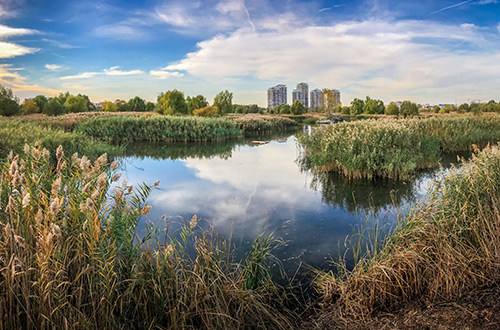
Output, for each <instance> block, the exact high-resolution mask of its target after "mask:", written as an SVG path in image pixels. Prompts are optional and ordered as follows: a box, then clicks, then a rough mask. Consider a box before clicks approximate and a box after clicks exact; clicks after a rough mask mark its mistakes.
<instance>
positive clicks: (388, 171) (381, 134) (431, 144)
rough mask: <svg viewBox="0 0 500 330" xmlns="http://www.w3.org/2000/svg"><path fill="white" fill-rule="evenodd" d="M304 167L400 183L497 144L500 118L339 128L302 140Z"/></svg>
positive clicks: (351, 124)
mask: <svg viewBox="0 0 500 330" xmlns="http://www.w3.org/2000/svg"><path fill="white" fill-rule="evenodd" d="M299 141H300V142H301V143H302V144H303V145H304V146H305V155H304V156H305V158H306V159H307V161H308V162H309V163H310V164H312V165H313V166H316V167H318V168H320V169H322V170H323V171H335V172H339V173H342V174H343V175H345V176H347V177H350V178H372V177H377V176H379V177H389V178H396V179H404V178H406V177H408V176H409V175H411V174H412V173H414V172H415V171H417V170H419V169H424V168H428V167H434V166H437V165H438V164H439V160H440V153H441V152H449V151H462V150H472V146H473V144H478V145H486V144H487V143H488V142H497V141H500V116H498V115H493V116H475V117H473V116H463V117H453V118H443V117H439V118H428V119H399V120H398V119H380V120H363V121H356V122H344V123H338V124H335V125H330V126H328V127H325V128H320V129H317V130H315V131H314V132H313V133H312V134H311V135H310V136H308V135H305V134H304V135H302V136H301V137H300V138H299Z"/></svg>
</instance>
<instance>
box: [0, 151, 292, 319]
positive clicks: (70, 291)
mask: <svg viewBox="0 0 500 330" xmlns="http://www.w3.org/2000/svg"><path fill="white" fill-rule="evenodd" d="M50 158H51V156H50V153H49V151H48V150H47V149H45V148H42V147H41V146H40V145H39V144H37V145H35V146H34V147H31V146H29V145H26V146H25V148H24V151H23V153H22V154H20V155H17V156H12V155H10V156H9V157H8V158H7V159H6V160H5V161H3V162H2V164H0V210H1V211H0V329H20V328H22V329H49V328H50V329H63V328H72V329H76V328H81V329H88V328H95V327H96V326H98V327H99V328H103V329H115V328H116V329H125V328H128V329H130V328H138V329H153V328H162V329H236V328H277V329H283V328H289V327H290V326H291V325H290V322H289V319H288V316H289V315H287V314H285V313H284V312H283V311H282V309H280V306H281V303H282V301H283V298H282V297H281V295H280V292H279V290H278V288H277V287H276V286H275V285H274V284H273V282H272V281H271V279H270V276H269V273H268V269H269V268H268V265H269V263H270V262H274V260H273V257H272V251H273V249H274V248H276V247H277V246H279V245H280V244H281V241H279V240H277V239H274V238H273V237H272V236H268V237H263V236H262V237H259V238H258V239H257V240H256V241H255V243H254V245H253V247H252V250H251V251H250V252H249V254H248V256H247V258H246V259H245V260H243V261H241V262H235V261H234V260H232V258H231V256H230V255H231V247H230V243H229V242H228V241H226V240H224V239H222V238H221V237H219V236H217V235H216V234H215V233H213V232H211V231H209V230H202V229H201V228H200V226H199V225H198V222H197V218H196V217H194V218H193V219H192V220H191V221H190V222H186V223H185V224H184V225H183V226H182V227H181V229H179V231H178V232H175V233H173V232H171V231H168V230H167V232H166V233H165V239H159V238H158V236H155V234H154V232H153V231H152V232H150V234H149V235H147V236H146V237H145V238H144V239H139V238H138V237H137V236H136V227H137V224H138V221H139V220H140V219H141V217H147V216H148V214H149V212H150V210H151V207H150V206H149V205H148V203H147V198H148V195H149V193H150V192H151V190H152V189H154V185H152V186H149V185H146V184H142V185H138V186H137V187H132V186H130V185H127V183H126V182H125V181H124V182H121V183H119V180H120V174H119V173H116V172H115V170H116V167H117V163H116V162H113V163H112V164H111V165H109V164H108V161H107V157H106V155H102V156H101V157H99V158H97V160H95V162H90V161H89V160H88V158H87V157H85V156H83V157H81V158H80V157H79V156H78V155H77V154H74V155H73V156H72V157H71V158H67V157H66V156H65V155H64V151H63V149H62V147H59V148H58V149H57V151H56V153H55V159H56V161H55V162H52V161H51V160H50ZM161 242H163V243H161ZM189 250H193V251H192V253H190V252H188V251H189Z"/></svg>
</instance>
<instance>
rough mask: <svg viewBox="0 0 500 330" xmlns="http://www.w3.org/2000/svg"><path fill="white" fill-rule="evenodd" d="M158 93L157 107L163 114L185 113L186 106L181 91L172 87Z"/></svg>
mask: <svg viewBox="0 0 500 330" xmlns="http://www.w3.org/2000/svg"><path fill="white" fill-rule="evenodd" d="M160 95H161V97H160V98H159V100H158V108H159V109H160V111H161V112H162V113H163V114H165V115H178V114H180V115H186V114H187V113H188V107H187V104H186V101H185V100H184V94H183V93H182V92H179V91H178V90H176V89H174V90H172V91H167V92H166V93H164V94H160Z"/></svg>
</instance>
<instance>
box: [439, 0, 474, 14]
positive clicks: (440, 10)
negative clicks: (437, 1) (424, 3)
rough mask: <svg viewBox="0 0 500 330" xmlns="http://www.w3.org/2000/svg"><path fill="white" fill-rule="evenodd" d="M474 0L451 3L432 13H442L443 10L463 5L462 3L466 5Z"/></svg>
mask: <svg viewBox="0 0 500 330" xmlns="http://www.w3.org/2000/svg"><path fill="white" fill-rule="evenodd" d="M472 1H473V0H467V1H462V2H460V3H457V4H454V5H451V6H448V7H444V8H441V9H439V10H436V11H435V12H433V13H431V15H434V14H437V13H440V12H442V11H445V10H448V9H451V8H455V7H458V6H461V5H465V4H466V3H469V2H472Z"/></svg>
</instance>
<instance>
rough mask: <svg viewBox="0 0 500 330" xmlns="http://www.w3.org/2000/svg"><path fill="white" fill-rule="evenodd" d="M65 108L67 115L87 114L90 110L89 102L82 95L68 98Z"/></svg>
mask: <svg viewBox="0 0 500 330" xmlns="http://www.w3.org/2000/svg"><path fill="white" fill-rule="evenodd" d="M64 107H65V108H66V112H67V113H76V112H87V111H88V110H89V108H88V100H87V99H86V98H85V97H84V96H82V95H77V96H74V95H70V96H69V97H68V98H66V102H64Z"/></svg>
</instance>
